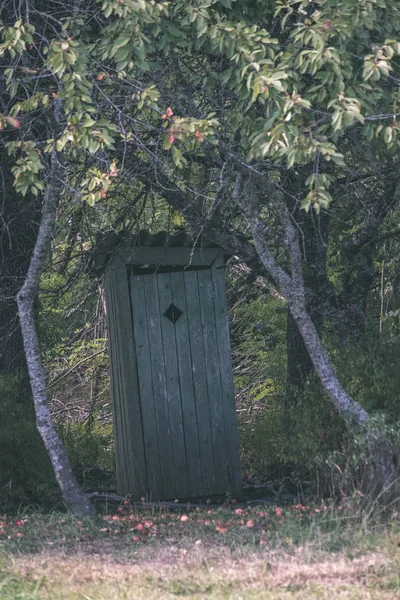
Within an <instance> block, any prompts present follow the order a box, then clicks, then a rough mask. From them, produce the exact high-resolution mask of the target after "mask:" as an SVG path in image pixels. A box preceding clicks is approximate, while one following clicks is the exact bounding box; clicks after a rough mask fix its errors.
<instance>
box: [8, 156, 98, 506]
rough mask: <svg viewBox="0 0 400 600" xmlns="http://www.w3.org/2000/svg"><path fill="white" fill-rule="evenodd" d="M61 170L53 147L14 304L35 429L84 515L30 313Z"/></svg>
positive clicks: (69, 498)
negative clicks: (36, 224)
mask: <svg viewBox="0 0 400 600" xmlns="http://www.w3.org/2000/svg"><path fill="white" fill-rule="evenodd" d="M63 172H64V168H63V164H62V155H61V154H60V153H57V152H56V151H55V150H54V151H53V153H52V155H51V173H50V178H49V181H48V184H47V189H46V192H45V195H44V203H43V214H42V220H41V223H40V227H39V233H38V237H37V240H36V244H35V247H34V250H33V255H32V258H31V261H30V264H29V269H28V273H27V276H26V278H25V282H24V284H23V286H22V288H21V289H20V291H19V292H18V294H17V303H18V314H19V319H20V323H21V330H22V337H23V342H24V349H25V356H26V362H27V365H28V371H29V378H30V382H31V387H32V393H33V400H34V406H35V413H36V424H37V428H38V431H39V433H40V435H41V437H42V439H43V442H44V445H45V447H46V449H47V452H48V453H49V456H50V459H51V462H52V465H53V468H54V472H55V475H56V478H57V482H58V484H59V486H60V489H61V492H62V494H63V498H64V500H65V503H66V505H67V506H68V507H69V508H70V509H71V511H72V512H73V513H74V514H75V515H77V516H84V515H89V514H92V513H93V512H94V511H93V507H92V505H91V503H90V501H89V500H88V498H87V497H86V496H85V495H84V494H83V492H82V490H81V489H80V487H79V485H78V483H77V481H76V480H75V478H74V476H73V474H72V470H71V466H70V463H69V460H68V457H67V455H66V452H65V448H64V445H63V443H62V441H61V438H60V437H59V435H58V433H57V431H56V430H55V428H54V425H53V423H52V420H51V415H50V410H49V406H48V400H47V394H46V383H45V374H44V369H43V364H42V360H41V355H40V348H39V340H38V335H37V329H36V322H35V315H34V304H35V299H36V297H37V294H38V291H39V285H40V276H41V274H42V273H43V270H44V268H45V266H46V262H47V260H48V258H49V254H50V247H51V240H52V237H53V233H54V227H55V222H56V211H57V204H58V198H59V194H60V191H61V188H62V177H63Z"/></svg>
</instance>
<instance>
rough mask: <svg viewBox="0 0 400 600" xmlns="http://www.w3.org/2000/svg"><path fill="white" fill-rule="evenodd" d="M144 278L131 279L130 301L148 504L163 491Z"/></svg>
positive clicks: (159, 497) (134, 277)
mask: <svg viewBox="0 0 400 600" xmlns="http://www.w3.org/2000/svg"><path fill="white" fill-rule="evenodd" d="M145 285H146V284H145V277H144V276H142V275H132V276H131V300H132V311H133V321H134V336H135V350H136V360H137V368H138V378H139V396H140V404H141V413H142V424H143V437H144V447H145V457H146V467H147V480H148V494H149V500H161V499H162V498H163V490H162V485H161V471H160V461H159V454H160V451H161V448H159V444H158V433H157V414H156V407H155V402H154V392H153V380H152V372H151V362H150V343H149V336H148V329H147V327H148V315H147V311H146V294H145Z"/></svg>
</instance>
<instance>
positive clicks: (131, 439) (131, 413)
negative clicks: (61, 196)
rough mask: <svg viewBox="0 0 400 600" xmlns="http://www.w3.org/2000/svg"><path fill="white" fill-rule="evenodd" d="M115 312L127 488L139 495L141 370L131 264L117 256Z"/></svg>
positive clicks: (143, 477)
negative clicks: (136, 339) (131, 292)
mask: <svg viewBox="0 0 400 600" xmlns="http://www.w3.org/2000/svg"><path fill="white" fill-rule="evenodd" d="M114 265H115V268H114V277H115V295H116V298H115V315H116V322H117V327H118V331H119V335H118V342H119V343H118V350H119V354H118V365H117V366H118V369H119V373H120V376H119V381H120V386H121V409H122V410H121V425H122V432H121V433H122V435H123V437H124V451H125V452H126V454H125V470H126V474H127V476H126V485H127V491H129V493H131V494H134V495H135V497H136V498H138V497H139V498H140V497H142V496H146V494H147V489H148V488H147V474H146V462H145V453H144V441H143V430H142V416H141V407H140V398H139V386H138V373H137V364H136V356H135V350H134V339H133V321H132V309H131V299H130V292H129V281H128V274H127V267H126V265H125V263H124V261H123V260H122V259H121V258H120V257H119V256H115V258H114Z"/></svg>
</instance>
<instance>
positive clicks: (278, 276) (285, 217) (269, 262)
mask: <svg viewBox="0 0 400 600" xmlns="http://www.w3.org/2000/svg"><path fill="white" fill-rule="evenodd" d="M239 202H240V205H241V208H242V211H243V213H244V215H245V217H246V219H247V222H248V223H249V225H250V227H251V230H252V232H253V237H254V242H255V247H256V250H257V253H258V255H259V257H260V260H261V262H262V263H263V265H264V267H265V269H266V270H267V271H268V273H269V274H270V276H271V277H272V278H273V279H274V281H275V282H276V284H277V287H278V288H279V289H280V291H281V292H282V294H283V296H284V297H285V298H286V301H287V303H288V307H289V310H290V312H291V314H292V316H293V319H294V321H295V323H296V325H297V327H298V328H299V331H300V333H301V336H302V338H303V340H304V343H305V345H306V348H307V350H308V353H309V355H310V358H311V361H312V363H313V366H314V369H315V371H316V373H317V375H318V377H319V378H320V380H321V383H322V385H323V387H324V389H325V390H326V391H327V393H328V395H329V397H330V399H331V400H332V402H333V404H334V405H335V406H336V408H337V410H338V411H339V413H340V414H341V415H342V416H343V418H344V419H345V420H346V421H347V422H348V423H349V424H353V425H357V424H361V423H364V422H366V421H368V420H369V415H368V413H367V412H366V411H365V410H364V408H363V407H362V406H361V405H360V404H359V403H358V402H356V401H355V400H353V399H352V398H351V397H350V396H349V395H348V394H347V392H346V391H345V390H344V389H343V387H342V386H341V384H340V382H339V380H338V378H337V375H336V373H335V371H334V368H333V366H332V364H331V362H330V360H329V355H328V352H327V350H326V348H325V346H324V345H323V343H322V340H321V338H320V336H319V335H318V332H317V329H316V327H315V325H314V323H313V322H312V320H311V317H310V315H309V314H308V311H307V307H306V297H305V285H304V277H303V264H302V252H301V249H300V244H299V239H298V235H297V231H296V229H295V227H294V225H293V223H292V220H291V216H290V214H289V211H288V209H287V206H286V204H285V203H284V201H283V200H282V199H281V198H280V197H279V196H278V195H276V197H275V201H274V208H275V209H276V212H277V214H278V218H279V220H280V222H281V225H282V227H283V233H284V244H285V246H286V248H287V249H288V252H289V259H290V270H291V275H288V273H286V271H284V269H283V268H282V267H281V266H280V265H279V263H278V262H277V261H276V259H275V258H274V256H273V255H272V253H271V252H270V250H269V249H268V246H267V244H266V235H268V226H267V225H266V224H265V223H263V222H262V221H261V218H260V215H259V208H258V203H257V193H256V190H255V186H254V184H253V182H252V181H251V178H249V179H248V180H247V182H246V183H245V185H244V186H243V193H242V195H241V197H240V198H239Z"/></svg>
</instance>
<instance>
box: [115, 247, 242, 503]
mask: <svg viewBox="0 0 400 600" xmlns="http://www.w3.org/2000/svg"><path fill="white" fill-rule="evenodd" d="M172 250H178V249H172ZM213 252H214V253H215V255H216V258H215V260H214V261H213V262H212V264H211V265H207V266H201V265H196V266H193V267H187V268H184V267H183V266H177V265H168V264H167V265H165V264H164V265H158V266H157V267H156V268H155V267H154V265H153V266H149V265H147V266H143V265H140V266H139V265H137V264H134V265H132V266H127V264H126V261H125V260H123V259H121V258H120V257H117V258H116V259H115V260H114V265H113V267H112V268H111V269H110V270H109V273H108V285H106V289H108V293H107V296H108V305H109V311H108V312H109V314H108V318H109V324H110V331H109V334H110V355H111V372H112V387H113V399H114V423H115V441H116V461H117V478H118V484H119V489H120V492H122V493H124V494H126V493H130V494H132V496H133V497H134V498H140V497H143V496H145V497H147V498H148V499H149V500H162V499H163V500H168V499H175V498H180V499H183V498H193V497H199V496H208V495H213V494H225V493H228V492H229V493H232V494H234V495H236V494H238V493H240V464H239V445H238V436H237V423H236V412H235V402H234V390H233V377H232V364H231V350H230V341H229V329H228V316H227V305H226V296H225V284H224V259H223V255H222V253H219V254H218V252H216V251H215V249H213ZM171 260H172V259H171ZM199 262H201V261H199ZM106 284H107V280H106ZM115 307H117V308H115ZM113 357H114V358H113Z"/></svg>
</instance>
